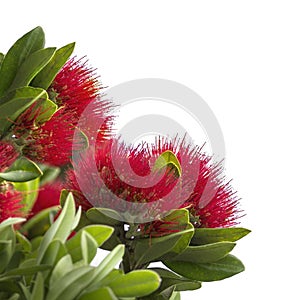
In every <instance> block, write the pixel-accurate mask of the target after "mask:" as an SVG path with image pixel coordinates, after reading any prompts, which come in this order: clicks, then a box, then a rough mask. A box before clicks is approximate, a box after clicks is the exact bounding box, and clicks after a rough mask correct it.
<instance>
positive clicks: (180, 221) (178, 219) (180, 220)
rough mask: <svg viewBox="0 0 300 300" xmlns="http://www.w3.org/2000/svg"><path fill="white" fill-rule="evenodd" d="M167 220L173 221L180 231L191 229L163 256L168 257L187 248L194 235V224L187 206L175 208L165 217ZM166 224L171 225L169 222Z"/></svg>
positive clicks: (164, 219)
mask: <svg viewBox="0 0 300 300" xmlns="http://www.w3.org/2000/svg"><path fill="white" fill-rule="evenodd" d="M163 221H165V222H173V223H175V224H176V226H177V228H176V227H175V229H177V230H178V231H180V232H181V231H182V230H190V231H188V232H186V233H185V234H183V235H182V236H181V237H180V239H179V240H178V241H177V242H176V244H175V245H174V247H172V248H171V249H170V250H169V251H168V253H166V254H165V255H164V256H163V258H164V259H167V258H169V257H173V256H174V255H176V254H179V253H181V252H182V251H183V250H184V249H186V248H187V247H188V246H189V244H190V241H191V239H192V237H193V235H194V226H193V225H192V224H191V223H190V222H189V211H188V210H187V209H185V208H182V209H176V210H173V211H172V212H171V213H170V214H169V215H167V216H166V217H164V218H163ZM166 226H170V225H169V224H168V223H167V224H166Z"/></svg>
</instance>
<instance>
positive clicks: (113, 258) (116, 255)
mask: <svg viewBox="0 0 300 300" xmlns="http://www.w3.org/2000/svg"><path fill="white" fill-rule="evenodd" d="M124 252H125V246H124V245H118V246H117V247H116V248H114V249H113V250H112V251H111V252H110V253H109V254H108V255H107V256H106V257H105V258H104V259H103V260H102V261H101V263H100V264H99V265H98V266H97V267H96V269H95V273H94V277H95V278H97V280H98V282H99V283H100V282H101V280H102V279H103V278H104V277H106V276H107V275H108V274H109V273H110V272H111V271H112V270H113V269H114V267H115V266H116V265H117V264H119V263H120V262H121V260H122V257H123V255H124Z"/></svg>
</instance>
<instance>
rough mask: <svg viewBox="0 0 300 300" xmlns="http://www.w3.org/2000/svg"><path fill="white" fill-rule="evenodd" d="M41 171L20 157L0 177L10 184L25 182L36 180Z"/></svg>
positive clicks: (29, 161)
mask: <svg viewBox="0 0 300 300" xmlns="http://www.w3.org/2000/svg"><path fill="white" fill-rule="evenodd" d="M42 174H43V173H42V171H41V170H40V168H39V167H38V166H37V164H36V163H34V162H33V161H31V160H29V159H27V158H25V157H21V158H19V159H17V160H16V161H15V162H14V163H13V164H12V165H11V166H10V167H9V168H8V169H7V170H6V171H5V172H2V173H0V177H1V178H2V179H4V180H7V181H11V182H25V181H30V180H33V179H36V178H38V177H40V176H41V175H42Z"/></svg>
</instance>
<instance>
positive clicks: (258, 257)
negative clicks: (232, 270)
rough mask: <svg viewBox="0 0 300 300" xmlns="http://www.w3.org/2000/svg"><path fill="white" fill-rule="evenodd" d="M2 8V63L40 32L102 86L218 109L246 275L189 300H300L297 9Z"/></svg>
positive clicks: (259, 0)
mask: <svg viewBox="0 0 300 300" xmlns="http://www.w3.org/2000/svg"><path fill="white" fill-rule="evenodd" d="M2 2H3V3H1V18H0V25H1V27H0V28H1V29H0V50H1V51H2V52H5V51H7V49H8V47H9V46H10V45H11V44H12V43H13V42H14V41H15V40H16V39H17V38H18V37H19V36H21V35H22V34H24V33H25V32H27V31H29V30H30V29H32V28H33V27H35V26H37V25H41V26H43V28H44V30H45V32H46V37H47V45H48V46H53V45H54V46H63V45H64V44H66V43H68V42H72V41H76V42H77V48H76V53H77V54H78V55H79V56H80V55H85V54H86V55H87V56H88V58H89V59H90V63H91V64H92V65H93V66H95V67H97V68H98V72H99V74H101V76H102V82H103V83H104V85H107V86H114V85H116V84H119V83H122V82H124V81H127V80H131V79H137V78H145V77H157V78H165V79H171V80H175V81H178V82H180V83H183V84H185V85H187V86H188V87H190V88H192V89H193V90H194V91H196V92H197V93H198V94H199V95H201V96H202V98H203V99H204V100H205V101H206V102H207V103H208V104H209V105H210V107H211V108H212V109H213V111H214V113H215V115H216V116H217V118H218V120H219V122H220V124H221V127H222V129H223V133H224V137H225V141H226V168H227V174H228V177H229V178H234V181H233V184H234V187H235V188H236V189H237V190H238V191H239V195H240V196H241V197H242V207H243V209H244V210H245V211H246V212H247V216H246V217H245V218H243V219H242V223H241V225H242V226H245V227H248V228H250V229H252V233H251V234H250V235H249V236H248V237H247V238H245V239H244V240H242V241H240V242H239V243H238V245H237V247H236V249H235V250H234V253H235V254H236V255H237V256H238V257H239V258H241V259H242V261H243V262H244V263H245V265H246V271H245V272H244V273H242V274H240V275H238V276H236V277H233V278H231V279H227V280H225V281H221V282H217V283H209V284H203V288H202V289H200V290H199V291H196V292H190V293H184V294H183V297H182V299H223V300H226V299H230V300H234V299H249V300H250V299H251V300H252V299H274V298H276V299H283V298H284V299H289V300H292V299H299V289H298V284H299V283H298V282H299V267H300V266H299V259H298V255H299V248H298V244H299V243H298V240H299V230H298V229H299V226H298V224H299V222H298V219H299V205H298V203H299V200H300V199H299V167H300V165H299V152H300V149H299V142H298V140H299V105H298V103H299V100H300V85H299V82H300V42H299V38H300V32H299V31H300V18H299V15H300V4H299V2H298V1H274V0H273V1H264V0H252V1H241V0H237V1H224V0H222V1H214V0H210V1H199V0H198V1H174V0H172V1H169V0H163V1H162V0H160V1H156V0H152V1H141V0H138V1H131V0H127V1H99V0H98V1H88V0H85V1H78V2H77V1H62V0H60V1H9V2H7V1H2ZM133 113H134V112H133Z"/></svg>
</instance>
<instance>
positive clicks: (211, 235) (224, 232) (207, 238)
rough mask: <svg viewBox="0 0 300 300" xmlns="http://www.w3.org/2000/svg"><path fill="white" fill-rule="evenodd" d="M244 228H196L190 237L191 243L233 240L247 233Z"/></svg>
mask: <svg viewBox="0 0 300 300" xmlns="http://www.w3.org/2000/svg"><path fill="white" fill-rule="evenodd" d="M250 232H251V231H250V230H249V229H246V228H241V227H232V228H196V229H195V233H194V236H193V238H192V241H191V244H192V245H205V244H210V243H217V242H225V241H227V242H235V241H237V240H239V239H241V238H242V237H244V236H246V235H247V234H249V233H250Z"/></svg>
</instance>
